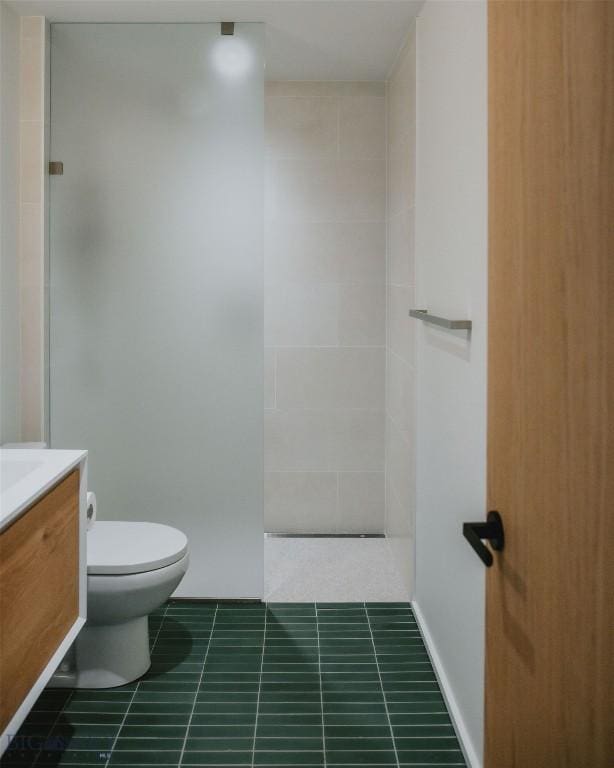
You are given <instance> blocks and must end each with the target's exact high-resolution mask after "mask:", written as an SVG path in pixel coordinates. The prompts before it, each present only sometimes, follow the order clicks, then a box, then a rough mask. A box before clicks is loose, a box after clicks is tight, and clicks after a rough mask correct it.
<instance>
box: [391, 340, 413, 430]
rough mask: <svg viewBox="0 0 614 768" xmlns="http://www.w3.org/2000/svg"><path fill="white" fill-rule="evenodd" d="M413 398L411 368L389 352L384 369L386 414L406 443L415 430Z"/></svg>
mask: <svg viewBox="0 0 614 768" xmlns="http://www.w3.org/2000/svg"><path fill="white" fill-rule="evenodd" d="M414 398H415V371H414V369H413V367H412V366H411V365H409V363H407V362H406V361H405V360H403V359H402V358H400V357H399V356H398V355H395V354H394V352H392V351H390V350H389V351H388V356H387V367H386V413H387V414H388V416H389V417H390V418H391V419H392V420H393V421H394V423H395V424H396V426H397V428H398V429H399V431H400V432H401V435H402V436H403V437H404V438H405V440H406V441H407V442H410V441H411V439H412V436H413V433H414V429H415V408H414Z"/></svg>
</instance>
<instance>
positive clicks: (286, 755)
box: [254, 751, 324, 766]
mask: <svg viewBox="0 0 614 768" xmlns="http://www.w3.org/2000/svg"><path fill="white" fill-rule="evenodd" d="M323 764H324V753H322V752H291V751H288V752H255V753H254V765H263V766H264V765H275V766H294V765H302V766H319V765H323Z"/></svg>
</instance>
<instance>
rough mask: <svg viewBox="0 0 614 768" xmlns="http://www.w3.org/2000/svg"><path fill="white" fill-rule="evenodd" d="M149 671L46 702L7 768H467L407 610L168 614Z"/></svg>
mask: <svg viewBox="0 0 614 768" xmlns="http://www.w3.org/2000/svg"><path fill="white" fill-rule="evenodd" d="M150 632H151V642H152V667H151V670H150V671H149V672H148V673H147V674H146V675H145V676H144V677H143V678H142V679H141V680H139V681H138V682H136V683H134V684H132V685H128V686H125V687H123V688H116V689H112V690H106V691H91V690H80V691H70V690H50V689H47V690H46V691H45V692H44V693H43V694H42V696H41V697H40V699H39V701H38V702H37V704H36V706H35V708H34V710H33V711H32V713H31V714H30V716H29V717H28V719H27V721H26V723H25V724H24V726H23V728H22V729H21V731H20V733H19V734H18V735H17V737H16V738H15V740H14V743H13V746H12V747H10V748H9V750H8V751H7V753H6V754H5V756H4V758H3V759H2V761H1V765H2V766H3V767H5V766H17V765H18V766H22V768H23V767H24V766H32V765H36V766H45V767H46V768H48V767H49V766H60V765H61V766H64V765H70V766H92V765H93V766H209V768H211V766H233V765H234V766H275V767H276V768H279V767H280V766H302V767H303V768H308V767H312V766H313V767H314V768H315V767H316V766H317V767H318V768H320V767H322V768H326V766H342V765H343V766H351V765H355V766H362V768H365V766H382V765H386V766H387V765H390V766H401V765H403V766H425V765H426V766H434V765H445V766H450V765H456V766H459V765H465V762H464V761H463V757H462V753H461V752H460V750H459V747H458V742H457V740H456V737H455V734H454V730H453V728H452V725H451V723H450V719H449V717H448V714H447V712H446V707H445V704H444V701H443V698H442V696H441V693H440V691H439V688H438V685H437V682H436V680H435V676H434V674H433V671H432V669H431V665H430V663H429V660H428V656H427V654H426V651H425V648H424V645H423V643H422V640H421V637H420V634H419V632H418V629H417V626H416V622H415V619H414V617H413V614H412V611H411V608H410V606H409V604H408V603H385V604H384V603H342V604H334V603H319V604H305V603H303V604H269V605H265V604H256V603H252V604H237V603H217V604H215V603H198V602H169V603H168V604H166V605H165V606H164V607H163V608H162V609H161V610H160V611H158V612H157V613H156V614H155V615H153V616H152V617H151V621H150Z"/></svg>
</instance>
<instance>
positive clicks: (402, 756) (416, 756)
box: [397, 750, 465, 766]
mask: <svg viewBox="0 0 614 768" xmlns="http://www.w3.org/2000/svg"><path fill="white" fill-rule="evenodd" d="M397 755H398V757H399V765H416V766H417V765H465V761H464V759H463V754H462V752H461V751H460V750H458V751H448V752H424V751H419V750H415V751H411V752H406V751H400V752H399V751H397Z"/></svg>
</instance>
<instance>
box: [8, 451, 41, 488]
mask: <svg viewBox="0 0 614 768" xmlns="http://www.w3.org/2000/svg"><path fill="white" fill-rule="evenodd" d="M42 466H43V462H42V461H31V460H28V459H26V460H25V461H17V460H16V459H6V461H3V462H1V463H0V493H4V492H5V491H7V490H8V489H9V488H11V487H12V486H13V485H15V483H18V482H19V481H20V480H22V479H23V478H24V477H25V476H26V475H29V474H30V472H35V471H36V470H37V469H40V468H41V467H42Z"/></svg>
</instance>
